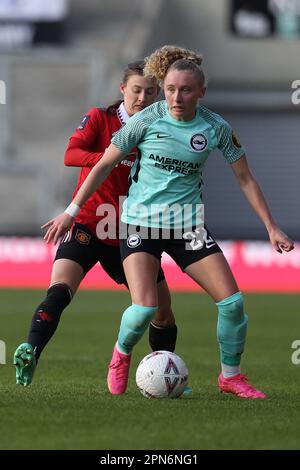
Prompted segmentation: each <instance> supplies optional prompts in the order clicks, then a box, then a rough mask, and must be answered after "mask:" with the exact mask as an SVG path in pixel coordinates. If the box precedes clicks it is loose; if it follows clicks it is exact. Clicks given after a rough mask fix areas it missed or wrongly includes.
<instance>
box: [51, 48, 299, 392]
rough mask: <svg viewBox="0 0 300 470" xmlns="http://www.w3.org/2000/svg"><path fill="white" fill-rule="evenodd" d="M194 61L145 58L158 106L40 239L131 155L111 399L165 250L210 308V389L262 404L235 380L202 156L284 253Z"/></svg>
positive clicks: (153, 301) (240, 343)
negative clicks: (214, 344) (124, 291)
mask: <svg viewBox="0 0 300 470" xmlns="http://www.w3.org/2000/svg"><path fill="white" fill-rule="evenodd" d="M201 62H202V57H201V56H199V55H197V54H196V53H194V52H193V51H189V50H186V49H182V48H178V47H175V46H164V47H162V48H160V49H158V50H157V51H155V52H154V53H153V54H151V55H150V56H149V57H148V58H147V63H146V67H145V74H146V75H149V76H155V77H156V78H157V79H158V80H159V81H161V82H162V83H163V87H164V93H165V98H166V100H165V101H160V102H158V103H155V104H153V105H151V106H150V107H149V108H147V109H145V110H143V111H142V112H140V113H137V114H136V115H135V116H133V117H132V119H131V120H130V121H129V122H128V123H127V124H126V125H125V126H124V127H123V128H122V129H121V130H120V131H119V132H118V133H117V134H116V135H115V136H114V138H113V139H112V143H111V145H110V146H109V147H108V149H107V150H106V154H105V156H104V157H103V158H102V160H101V161H100V162H99V163H98V164H97V165H96V166H95V167H94V169H93V170H92V172H91V173H90V175H89V176H88V178H87V179H86V181H85V182H84V184H83V185H82V186H81V188H80V191H79V192H78V193H77V195H76V197H75V198H74V200H73V202H72V203H71V204H70V206H69V207H68V208H67V209H66V211H65V212H64V213H63V214H61V215H59V216H57V217H56V218H55V219H53V220H51V221H49V222H48V223H47V224H45V226H44V227H45V228H47V233H46V235H45V240H46V241H47V242H50V241H54V242H55V241H57V239H58V238H59V236H61V235H62V234H63V233H65V231H66V230H67V229H68V228H69V227H70V225H71V224H72V221H73V218H74V217H75V216H76V214H77V213H78V211H79V210H80V207H81V206H82V205H83V204H84V203H85V201H86V200H87V199H88V198H89V197H90V195H91V194H92V193H93V192H94V191H95V189H96V188H97V187H98V185H99V184H100V183H101V182H102V181H103V180H104V179H105V177H106V176H107V174H109V172H110V171H111V170H112V168H114V166H115V165H116V164H117V163H118V162H119V161H121V160H122V159H123V158H124V156H125V155H126V154H127V153H128V151H129V150H130V149H131V148H132V147H135V146H137V147H138V150H139V158H138V159H137V160H136V162H135V165H134V167H133V168H132V171H131V185H130V189H129V194H128V198H127V200H126V201H125V203H124V205H123V212H122V216H121V220H122V222H123V227H122V229H123V233H122V234H121V236H120V238H121V257H122V260H123V266H124V270H125V274H126V278H127V282H128V285H129V289H130V294H131V298H132V305H131V306H130V307H128V308H127V309H126V310H125V312H124V313H123V316H122V320H121V325H120V330H119V335H118V339H117V342H116V344H115V347H114V351H113V357H112V360H111V362H110V365H109V371H108V377H107V382H108V388H109V390H110V392H111V393H112V394H116V395H119V394H123V393H125V391H126V387H127V381H128V374H129V366H130V360H131V353H132V349H133V347H134V346H135V344H136V343H137V342H138V341H139V340H140V338H141V337H142V335H143V334H144V332H145V331H146V329H147V327H148V325H149V323H150V321H151V319H152V318H153V316H154V315H155V312H156V311H157V287H156V278H157V272H158V269H159V266H160V259H161V254H162V252H163V251H165V252H167V253H168V254H169V255H170V256H171V257H172V258H173V259H174V260H175V262H176V263H177V264H178V265H179V266H180V268H181V269H182V270H183V271H184V272H185V273H186V274H188V275H189V276H190V277H191V278H192V279H194V280H195V281H196V282H197V283H198V284H199V285H200V286H201V287H202V288H203V289H204V290H205V291H206V292H207V293H208V294H209V295H210V296H211V297H212V299H213V300H214V302H215V303H216V305H217V309H218V323H217V338H218V342H219V346H220V353H221V373H220V375H219V378H218V387H219V389H220V390H221V391H223V392H228V393H232V394H234V395H237V396H239V397H242V398H265V397H266V395H265V394H264V393H263V392H260V391H259V390H257V389H256V388H254V387H253V386H252V385H250V384H249V383H248V381H247V378H246V376H245V375H243V374H241V370H240V361H241V354H242V353H243V351H244V345H245V341H246V333H247V323H248V316H247V314H246V313H245V311H244V302H243V296H242V294H241V292H240V291H239V289H238V286H237V283H236V281H235V279H234V277H233V274H232V272H231V269H230V267H229V265H228V263H227V261H226V259H225V257H224V255H223V253H222V251H221V249H220V248H219V246H218V244H217V243H216V241H215V239H214V238H213V236H212V235H211V234H210V232H209V230H208V229H207V227H206V226H205V225H204V226H203V223H202V218H201V214H202V212H201V202H202V199H201V196H202V195H201V192H202V170H203V166H204V163H205V161H206V159H207V158H208V156H209V154H210V153H211V151H212V150H214V149H216V148H218V149H220V150H221V152H222V153H223V155H224V157H225V158H226V160H227V161H228V163H229V164H230V165H231V168H232V170H233V172H234V174H235V176H236V178H237V180H238V182H239V184H240V187H241V189H242V191H243V192H244V194H245V196H246V197H247V199H248V201H249V203H250V204H251V206H252V207H253V209H254V211H255V212H256V213H257V215H258V216H259V217H260V219H261V220H262V222H263V223H264V225H265V227H266V229H267V232H268V235H269V238H270V242H271V244H272V245H273V247H274V249H276V250H277V251H279V252H282V251H286V252H288V251H291V250H292V249H293V247H294V244H293V242H292V240H291V239H290V238H289V237H288V236H287V235H285V234H284V233H283V232H282V231H281V230H280V229H279V227H278V226H277V224H276V223H275V221H274V219H273V218H272V215H271V213H270V209H269V207H268V205H267V202H266V200H265V198H264V196H263V193H262V191H261V189H260V187H259V185H258V183H257V182H256V180H255V178H254V177H253V175H252V173H251V172H250V170H249V168H248V164H247V160H246V156H245V150H244V149H243V147H242V146H241V145H240V143H239V141H238V139H237V137H236V136H235V134H234V132H233V131H232V129H231V127H230V125H229V124H228V123H227V122H226V121H225V120H224V119H223V118H222V117H221V116H219V115H218V114H216V113H213V112H212V111H210V110H208V109H207V108H205V107H203V106H200V105H199V100H201V98H202V97H203V96H204V94H205V90H206V87H205V77H204V74H203V71H202V69H201ZM124 234H125V236H124ZM166 234H167V235H166Z"/></svg>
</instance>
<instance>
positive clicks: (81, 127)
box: [77, 115, 90, 131]
mask: <svg viewBox="0 0 300 470" xmlns="http://www.w3.org/2000/svg"><path fill="white" fill-rule="evenodd" d="M89 119H90V116H88V115H86V116H84V118H82V119H81V122H80V124H79V126H78V127H77V129H79V130H81V131H82V130H83V129H84V128H85V126H86V124H87V122H88V120H89Z"/></svg>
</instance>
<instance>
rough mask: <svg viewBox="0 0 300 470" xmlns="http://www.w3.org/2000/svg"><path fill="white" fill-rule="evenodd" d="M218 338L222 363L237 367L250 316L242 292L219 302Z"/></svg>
mask: <svg viewBox="0 0 300 470" xmlns="http://www.w3.org/2000/svg"><path fill="white" fill-rule="evenodd" d="M216 305H217V306H218V324H217V338H218V342H219V345H220V350H221V363H223V364H227V365H229V366H237V365H239V364H240V362H241V354H242V353H243V351H244V346H245V342H246V335H247V323H248V316H247V315H246V314H245V313H244V301H243V296H242V294H241V292H236V293H235V294H233V295H231V296H230V297H227V298H226V299H223V300H221V301H220V302H217V303H216Z"/></svg>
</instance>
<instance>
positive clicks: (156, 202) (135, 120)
mask: <svg viewBox="0 0 300 470" xmlns="http://www.w3.org/2000/svg"><path fill="white" fill-rule="evenodd" d="M111 142H112V143H113V144H114V145H115V146H116V147H117V148H118V149H119V150H121V152H123V153H124V155H127V154H128V153H129V152H130V150H131V149H132V148H133V147H137V148H138V157H137V159H136V161H135V163H134V166H133V167H132V169H131V173H130V187H129V193H128V197H127V199H126V200H125V201H124V204H123V212H122V216H121V220H122V222H125V223H127V224H131V225H141V226H144V227H157V228H158V227H161V228H181V227H182V224H184V226H185V227H192V226H194V225H195V222H196V224H197V220H198V215H199V210H200V206H201V205H202V198H201V193H202V170H203V167H204V164H205V162H206V160H207V158H208V156H209V155H210V153H211V152H212V150H214V149H216V148H218V149H220V150H221V152H222V153H223V155H224V157H225V158H226V160H227V161H228V162H229V163H234V162H236V161H237V160H238V159H239V158H241V157H242V156H243V155H244V154H245V150H244V148H243V147H242V146H241V145H240V143H239V141H238V139H237V137H236V136H235V134H234V132H233V130H232V128H231V127H230V125H229V124H228V123H227V122H226V121H225V120H224V119H223V118H222V117H221V116H219V115H218V114H216V113H214V112H212V111H210V110H209V109H207V108H206V107H204V106H198V108H197V110H196V115H195V117H194V119H192V120H191V121H178V120H177V119H175V118H174V117H172V115H171V114H170V113H169V111H168V107H167V103H166V101H158V102H156V103H154V104H152V105H151V106H149V107H147V108H146V109H144V110H143V111H140V112H139V113H136V114H135V115H134V116H132V117H131V118H130V119H129V121H128V122H127V123H126V124H125V126H123V127H122V128H121V129H120V130H119V131H118V132H117V133H116V134H115V135H114V137H113V139H112V141H111ZM164 214H167V217H164ZM168 218H169V219H170V220H169V221H168Z"/></svg>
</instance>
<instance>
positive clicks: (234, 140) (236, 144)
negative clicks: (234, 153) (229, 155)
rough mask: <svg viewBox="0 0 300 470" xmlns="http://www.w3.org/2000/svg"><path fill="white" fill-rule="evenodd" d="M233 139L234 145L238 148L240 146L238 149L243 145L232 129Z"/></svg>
mask: <svg viewBox="0 0 300 470" xmlns="http://www.w3.org/2000/svg"><path fill="white" fill-rule="evenodd" d="M231 140H232V143H233V145H234V146H235V147H236V148H238V149H240V148H241V146H242V145H241V143H240V141H239V139H238V138H237V136H236V134H235V133H234V132H233V131H232V134H231Z"/></svg>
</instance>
